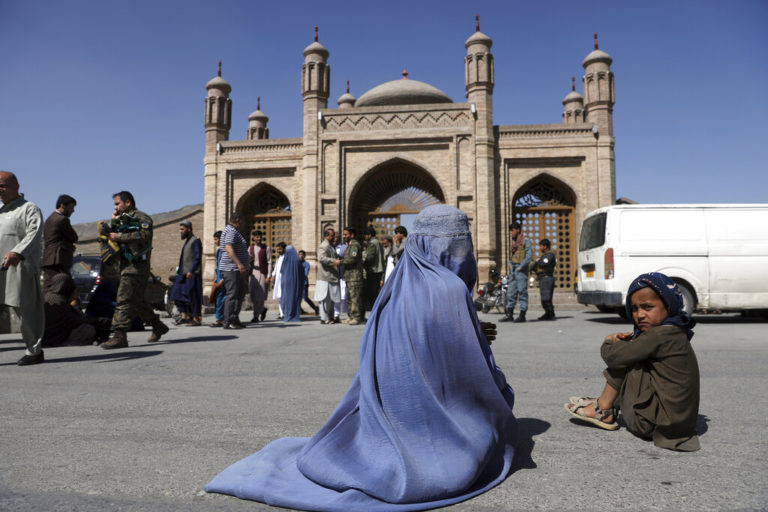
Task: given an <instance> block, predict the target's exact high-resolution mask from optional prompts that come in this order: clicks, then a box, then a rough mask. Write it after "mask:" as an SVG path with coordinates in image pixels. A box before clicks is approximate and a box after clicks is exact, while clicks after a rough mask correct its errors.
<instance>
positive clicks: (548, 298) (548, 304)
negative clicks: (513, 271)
mask: <svg viewBox="0 0 768 512" xmlns="http://www.w3.org/2000/svg"><path fill="white" fill-rule="evenodd" d="M551 247H552V243H551V242H550V241H549V240H548V239H546V238H543V239H542V240H541V241H540V242H539V252H540V253H541V257H540V258H539V259H538V260H536V262H535V263H534V264H533V270H534V271H535V272H536V277H537V278H538V280H539V293H540V294H541V307H542V308H544V314H543V315H541V316H540V317H539V320H554V319H555V306H554V305H553V304H552V295H553V294H554V291H555V263H556V259H555V253H553V252H552V250H551Z"/></svg>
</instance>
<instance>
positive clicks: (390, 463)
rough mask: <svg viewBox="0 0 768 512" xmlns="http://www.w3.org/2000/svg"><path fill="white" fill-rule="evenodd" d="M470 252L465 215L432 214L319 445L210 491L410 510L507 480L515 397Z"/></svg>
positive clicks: (322, 505) (374, 321) (245, 471)
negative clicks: (482, 317) (476, 296)
mask: <svg viewBox="0 0 768 512" xmlns="http://www.w3.org/2000/svg"><path fill="white" fill-rule="evenodd" d="M473 252H474V251H473V247H472V238H471V236H470V233H469V224H468V221H467V216H466V215H465V214H464V213H462V212H461V211H460V210H457V209H456V208H452V207H450V206H445V205H435V206H430V207H428V208H426V209H424V210H423V211H422V212H421V213H420V214H419V216H418V217H417V218H416V220H415V223H414V229H413V233H410V234H409V236H408V239H407V242H406V246H405V251H404V253H403V256H402V257H401V258H400V260H399V261H398V263H397V265H396V266H395V270H394V272H393V274H392V275H391V277H390V278H389V279H388V280H387V281H386V283H385V284H384V288H383V289H382V290H381V293H380V294H379V297H378V299H377V300H376V303H375V304H374V306H373V310H372V311H371V314H370V316H369V319H368V323H367V325H366V327H365V332H364V333H363V339H362V345H361V348H360V366H359V369H358V371H357V374H356V375H355V377H354V378H353V380H352V384H351V386H350V387H349V390H348V391H347V393H346V395H345V396H344V398H343V399H342V400H341V403H340V404H339V406H338V407H337V408H336V411H334V413H333V414H332V415H331V417H330V419H329V420H328V421H327V422H326V424H325V425H324V426H323V427H322V428H321V429H320V431H319V432H318V433H317V434H315V436H314V437H312V438H298V437H289V438H283V439H278V440H277V441H273V442H272V443H270V444H268V445H267V446H265V447H264V448H263V449H262V450H261V451H259V452H257V453H255V454H253V455H251V456H250V457H247V458H245V459H243V460H241V461H240V462H237V463H235V464H233V465H232V466H230V467H229V468H227V469H225V470H224V471H222V472H221V473H220V474H219V475H218V476H217V477H216V478H214V479H213V481H211V482H210V483H209V484H208V485H207V486H206V488H205V490H206V491H208V492H219V493H225V494H232V495H234V496H237V497H239V498H244V499H250V500H256V501H261V502H263V503H267V504H269V505H278V506H282V507H289V508H295V509H300V510H322V511H343V512H347V511H350V510H360V511H366V512H367V511H405V510H425V509H430V508H436V507H442V506H445V505H451V504H453V503H458V502H460V501H463V500H466V499H468V498H471V497H473V496H476V495H478V494H480V493H482V492H485V491H486V490H488V489H490V488H491V487H493V486H495V485H497V484H499V483H500V482H501V481H503V480H504V478H505V477H506V476H507V474H508V473H509V470H510V466H511V464H512V458H513V455H514V448H515V442H516V439H517V423H516V420H515V417H514V416H513V414H512V405H513V402H514V395H513V392H512V389H511V388H510V387H509V386H508V385H507V383H506V380H505V378H504V374H503V373H502V372H501V370H499V369H498V368H497V367H496V365H495V363H494V359H493V355H492V354H491V349H490V347H489V345H488V341H487V339H486V337H485V335H484V334H483V331H482V328H481V325H480V322H479V321H478V318H477V314H476V313H475V308H474V305H473V303H472V297H471V293H470V290H472V288H473V286H474V284H475V279H476V277H477V265H476V263H475V259H474V256H473Z"/></svg>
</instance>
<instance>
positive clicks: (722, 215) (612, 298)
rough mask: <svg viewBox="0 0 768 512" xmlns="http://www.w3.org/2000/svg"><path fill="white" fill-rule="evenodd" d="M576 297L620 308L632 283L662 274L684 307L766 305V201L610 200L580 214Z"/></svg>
mask: <svg viewBox="0 0 768 512" xmlns="http://www.w3.org/2000/svg"><path fill="white" fill-rule="evenodd" d="M578 272H579V275H578V286H579V293H578V300H579V302H581V303H582V304H594V305H595V306H597V307H598V308H599V309H600V310H601V311H606V312H607V311H617V312H619V313H620V314H621V313H622V312H623V311H624V301H625V300H626V293H627V288H628V287H629V284H630V283H631V282H632V280H633V279H634V278H636V277H637V276H638V275H640V274H643V273H645V272H662V273H664V274H667V275H668V276H669V277H670V278H672V280H673V281H675V282H676V283H677V285H678V286H679V287H680V291H681V292H682V294H683V302H684V308H685V311H686V312H688V313H693V312H694V311H695V310H697V309H705V310H714V311H740V312H742V313H744V314H747V313H750V314H754V313H763V312H766V311H768V204H730V205H729V204H722V205H717V204H698V205H696V204H693V205H691V204H656V205H654V204H649V205H614V206H608V207H604V208H600V209H598V210H595V211H593V212H590V213H588V214H587V215H586V217H585V218H584V223H583V225H582V228H581V237H580V240H579V259H578Z"/></svg>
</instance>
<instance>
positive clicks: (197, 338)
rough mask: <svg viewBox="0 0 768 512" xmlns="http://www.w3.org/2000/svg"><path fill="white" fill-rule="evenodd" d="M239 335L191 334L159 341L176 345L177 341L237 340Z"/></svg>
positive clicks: (155, 344) (148, 344) (154, 344)
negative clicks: (185, 336)
mask: <svg viewBox="0 0 768 512" xmlns="http://www.w3.org/2000/svg"><path fill="white" fill-rule="evenodd" d="M236 339H237V335H235V334H220V335H211V336H189V337H187V338H180V339H171V340H166V339H161V340H160V342H159V343H166V344H168V345H174V344H176V343H197V342H199V341H224V340H236ZM157 345H158V343H152V344H150V343H147V344H146V345H144V346H147V347H149V346H153V347H155V346H157Z"/></svg>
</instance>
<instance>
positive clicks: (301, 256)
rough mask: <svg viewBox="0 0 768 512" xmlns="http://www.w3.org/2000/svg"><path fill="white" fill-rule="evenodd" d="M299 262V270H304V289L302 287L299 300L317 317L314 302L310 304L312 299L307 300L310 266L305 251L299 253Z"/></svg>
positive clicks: (318, 312)
mask: <svg viewBox="0 0 768 512" xmlns="http://www.w3.org/2000/svg"><path fill="white" fill-rule="evenodd" d="M299 261H301V268H302V269H303V270H304V287H303V291H302V292H301V300H303V301H304V302H306V303H307V304H309V307H311V308H312V311H314V312H315V314H316V315H319V314H320V309H319V308H318V307H317V306H316V305H315V303H314V302H312V299H310V298H309V270H310V266H309V262H308V261H307V253H306V252H305V251H299ZM315 286H317V285H315Z"/></svg>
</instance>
